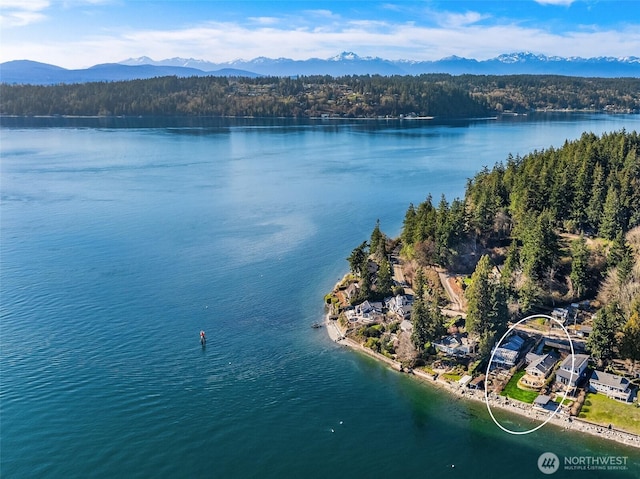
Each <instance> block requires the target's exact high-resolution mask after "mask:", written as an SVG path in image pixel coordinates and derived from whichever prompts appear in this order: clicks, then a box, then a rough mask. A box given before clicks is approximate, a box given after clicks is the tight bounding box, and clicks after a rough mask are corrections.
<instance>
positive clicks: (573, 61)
mask: <svg viewBox="0 0 640 479" xmlns="http://www.w3.org/2000/svg"><path fill="white" fill-rule="evenodd" d="M423 73H448V74H452V75H462V74H476V75H518V74H536V75H565V76H580V77H608V78H610V77H640V58H638V57H635V56H632V57H623V58H615V57H598V58H581V57H568V58H567V57H559V56H546V55H541V54H535V53H531V52H516V53H508V54H503V55H499V56H497V57H495V58H491V59H488V60H475V59H472V58H463V57H459V56H450V57H446V58H442V59H441V60H437V61H416V60H385V59H383V58H379V57H361V56H359V55H357V54H356V53H354V52H351V51H345V52H342V53H340V54H338V55H335V56H333V57H330V58H327V59H321V58H310V59H308V60H292V59H290V58H275V59H274V58H267V57H258V58H254V59H253V60H241V59H239V60H233V61H230V62H224V63H214V62H209V61H206V60H202V59H195V58H180V57H175V58H168V59H165V60H159V61H156V60H153V59H151V58H149V57H146V56H143V57H139V58H129V59H127V60H123V61H121V62H119V63H110V64H104V65H96V66H94V67H91V68H87V69H83V70H67V69H64V68H60V67H56V66H54V65H47V64H44V63H38V62H31V61H28V60H19V61H11V62H6V63H3V64H1V65H0V81H2V82H4V83H33V84H54V83H82V82H87V81H115V80H130V79H137V78H151V77H157V76H166V75H176V76H194V75H195V76H203V75H216V76H249V77H253V76H260V75H269V76H297V75H332V76H344V75H366V74H371V75H374V74H377V75H420V74H423Z"/></svg>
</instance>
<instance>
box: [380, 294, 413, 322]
mask: <svg viewBox="0 0 640 479" xmlns="http://www.w3.org/2000/svg"><path fill="white" fill-rule="evenodd" d="M385 305H386V307H387V309H388V310H389V311H390V312H391V313H395V314H397V315H398V316H400V317H401V318H404V319H406V318H409V317H410V316H411V310H412V309H413V300H412V299H411V297H410V296H407V295H404V294H399V295H397V296H394V297H393V298H389V299H387V300H386V304H385Z"/></svg>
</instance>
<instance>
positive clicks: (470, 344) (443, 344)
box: [433, 333, 478, 357]
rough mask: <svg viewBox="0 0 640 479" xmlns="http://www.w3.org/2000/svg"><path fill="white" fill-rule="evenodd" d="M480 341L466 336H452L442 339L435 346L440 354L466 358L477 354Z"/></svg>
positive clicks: (458, 334)
mask: <svg viewBox="0 0 640 479" xmlns="http://www.w3.org/2000/svg"><path fill="white" fill-rule="evenodd" d="M477 345H478V341H476V340H475V339H472V338H469V336H468V335H467V334H466V333H465V334H460V333H457V334H451V335H449V336H445V337H444V338H442V339H440V340H439V341H438V342H434V343H433V346H434V347H435V348H436V349H437V350H438V351H440V352H442V353H444V354H447V355H449V356H458V357H464V356H469V355H470V354H473V353H475V352H476V346H477Z"/></svg>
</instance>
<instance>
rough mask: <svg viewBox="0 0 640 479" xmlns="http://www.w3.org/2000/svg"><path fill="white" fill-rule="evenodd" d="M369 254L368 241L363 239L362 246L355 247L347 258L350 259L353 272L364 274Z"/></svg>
mask: <svg viewBox="0 0 640 479" xmlns="http://www.w3.org/2000/svg"><path fill="white" fill-rule="evenodd" d="M368 256H369V253H368V252H367V242H366V241H363V242H362V244H360V246H358V247H356V248H354V249H353V251H352V252H351V255H350V256H349V257H348V258H347V261H349V267H350V268H351V272H352V273H353V274H357V275H362V273H363V272H366V270H367V258H368ZM363 266H364V269H363Z"/></svg>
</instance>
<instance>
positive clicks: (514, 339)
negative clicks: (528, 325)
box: [502, 334, 524, 351]
mask: <svg viewBox="0 0 640 479" xmlns="http://www.w3.org/2000/svg"><path fill="white" fill-rule="evenodd" d="M523 344H524V339H522V338H521V337H520V336H518V335H517V334H516V335H514V336H511V338H510V339H509V342H508V343H507V344H505V345H504V346H502V349H510V350H511V351H520V348H521V347H522V345H523Z"/></svg>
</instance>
